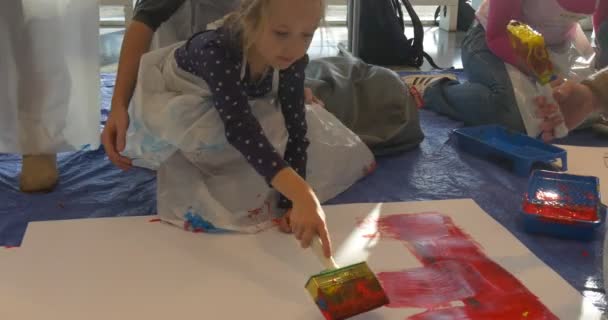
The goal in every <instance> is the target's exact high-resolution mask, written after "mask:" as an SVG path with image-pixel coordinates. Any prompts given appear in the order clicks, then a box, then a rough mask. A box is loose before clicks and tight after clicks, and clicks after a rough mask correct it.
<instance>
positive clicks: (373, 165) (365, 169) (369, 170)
mask: <svg viewBox="0 0 608 320" xmlns="http://www.w3.org/2000/svg"><path fill="white" fill-rule="evenodd" d="M377 167H378V164H377V163H376V162H375V161H373V162H372V163H371V164H370V165H369V166H364V167H363V175H365V176H367V175H370V174H372V173H373V172H374V171H376V168H377Z"/></svg>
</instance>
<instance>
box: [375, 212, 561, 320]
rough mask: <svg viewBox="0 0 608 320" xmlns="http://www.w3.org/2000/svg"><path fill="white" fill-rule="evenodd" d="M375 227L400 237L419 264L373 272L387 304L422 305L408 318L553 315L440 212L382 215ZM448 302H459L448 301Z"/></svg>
mask: <svg viewBox="0 0 608 320" xmlns="http://www.w3.org/2000/svg"><path fill="white" fill-rule="evenodd" d="M378 230H380V233H381V236H382V237H383V238H388V239H393V240H398V241H401V242H403V244H404V245H405V247H406V248H408V249H409V251H410V252H411V253H412V254H414V255H415V256H416V258H417V259H418V260H419V261H420V262H421V263H422V265H423V266H422V267H421V268H414V269H409V270H404V271H396V272H381V273H379V274H378V278H379V280H380V282H381V283H382V285H383V287H384V289H385V291H386V293H387V295H388V297H389V300H390V304H389V305H388V306H389V307H392V308H423V309H426V311H425V312H422V313H419V314H417V315H414V316H412V317H410V318H409V319H410V320H440V319H450V320H486V319H487V320H489V319H499V320H500V319H509V320H511V319H524V318H525V319H534V320H541V319H542V320H545V319H550V320H553V319H557V317H556V316H555V315H554V314H552V313H551V311H550V310H549V309H547V307H545V306H544V305H543V304H542V303H541V302H540V301H539V300H538V298H537V297H536V296H534V295H533V294H532V293H531V292H530V291H529V290H528V289H527V288H526V287H525V286H524V285H523V284H522V283H521V282H520V281H519V280H518V279H517V278H515V277H514V276H513V275H511V274H510V273H509V272H507V271H506V270H505V269H503V268H502V267H501V266H499V265H498V264H496V263H495V262H494V261H492V260H490V259H489V258H488V257H487V256H486V255H485V254H484V252H483V250H482V247H481V246H480V245H479V244H478V243H476V242H475V241H473V240H472V239H471V237H470V236H469V235H467V234H466V233H465V232H464V231H462V230H461V229H460V228H458V227H456V226H455V225H454V223H453V222H452V220H451V219H450V218H449V217H447V216H445V215H442V214H439V213H433V212H429V213H420V214H403V215H392V216H386V217H383V218H381V219H380V220H379V221H378ZM454 302H460V303H462V304H463V305H464V306H459V307H452V303H454Z"/></svg>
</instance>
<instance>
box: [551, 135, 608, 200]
mask: <svg viewBox="0 0 608 320" xmlns="http://www.w3.org/2000/svg"><path fill="white" fill-rule="evenodd" d="M558 147H560V148H563V149H565V150H566V152H567V153H568V171H567V173H571V174H578V175H584V176H594V177H598V178H599V179H600V192H601V197H602V202H604V203H605V202H606V201H608V148H602V147H577V146H564V145H558Z"/></svg>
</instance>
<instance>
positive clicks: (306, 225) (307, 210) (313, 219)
mask: <svg viewBox="0 0 608 320" xmlns="http://www.w3.org/2000/svg"><path fill="white" fill-rule="evenodd" d="M288 214H289V216H288V217H287V219H289V226H290V229H291V231H292V232H293V233H294V235H295V237H296V239H298V240H299V241H300V245H301V246H302V248H308V247H309V246H310V243H311V242H312V240H313V239H314V237H316V236H317V235H318V236H319V238H320V239H321V243H322V244H323V253H324V254H325V256H326V257H328V258H329V257H331V241H330V239H329V233H328V232H327V226H326V225H325V212H323V209H322V208H321V205H320V204H319V201H318V200H317V199H316V197H314V196H312V197H306V198H304V199H302V200H299V201H293V208H292V210H290V212H288Z"/></svg>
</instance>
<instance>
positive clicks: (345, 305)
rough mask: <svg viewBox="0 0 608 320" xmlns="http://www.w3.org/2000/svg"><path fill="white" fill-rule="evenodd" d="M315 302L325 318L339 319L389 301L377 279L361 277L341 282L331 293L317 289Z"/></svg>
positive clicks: (330, 319) (329, 319) (328, 319)
mask: <svg viewBox="0 0 608 320" xmlns="http://www.w3.org/2000/svg"><path fill="white" fill-rule="evenodd" d="M315 302H316V303H317V305H319V308H320V309H321V313H322V314H323V316H324V317H325V319H327V320H338V319H346V318H349V317H352V316H354V315H358V314H360V313H363V312H367V311H369V310H373V309H376V308H378V307H381V306H383V305H386V303H387V302H388V301H387V297H386V295H385V293H384V291H383V290H382V288H381V287H379V285H378V283H377V282H376V281H374V280H373V279H369V278H359V279H355V280H351V281H348V282H345V283H342V284H340V285H339V286H338V287H337V289H336V291H334V292H332V294H331V295H328V294H327V293H326V292H324V291H323V289H322V288H319V289H317V298H316V301H315Z"/></svg>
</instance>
